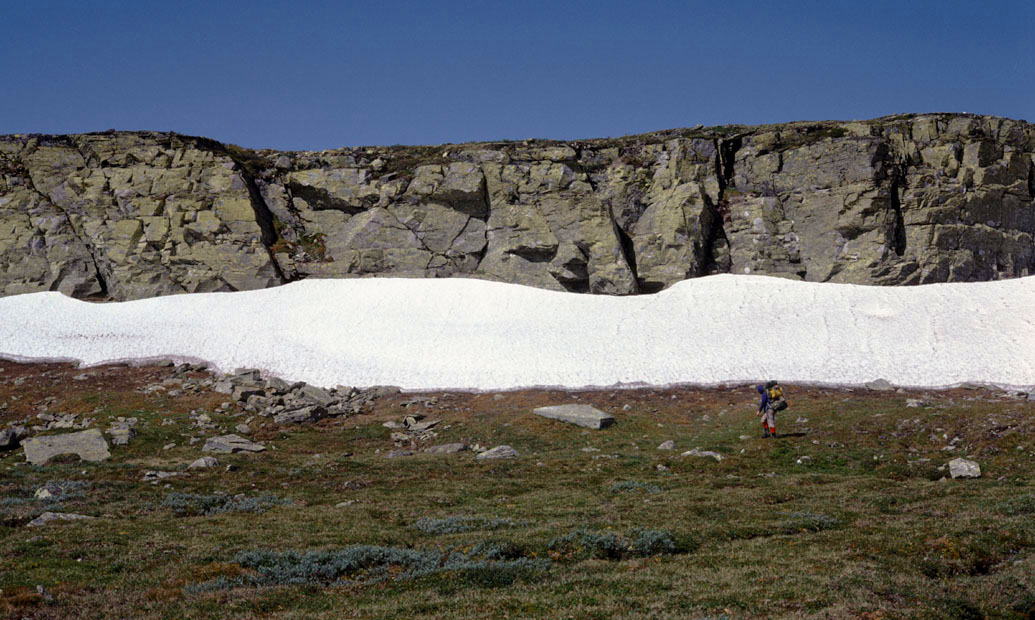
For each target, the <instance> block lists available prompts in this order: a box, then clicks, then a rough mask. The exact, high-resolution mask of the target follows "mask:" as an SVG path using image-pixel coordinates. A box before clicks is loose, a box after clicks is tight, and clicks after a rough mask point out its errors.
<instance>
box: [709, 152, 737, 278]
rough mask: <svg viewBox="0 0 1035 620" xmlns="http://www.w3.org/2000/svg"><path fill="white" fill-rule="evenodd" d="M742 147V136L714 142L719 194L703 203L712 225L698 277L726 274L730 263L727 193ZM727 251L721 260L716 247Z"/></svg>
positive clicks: (731, 183)
mask: <svg viewBox="0 0 1035 620" xmlns="http://www.w3.org/2000/svg"><path fill="white" fill-rule="evenodd" d="M742 145H743V136H739V135H738V136H734V137H732V138H728V139H718V138H717V139H716V140H715V152H716V155H715V178H716V179H717V180H718V182H719V195H718V200H717V202H716V203H715V204H712V202H711V200H706V201H705V202H706V203H707V206H708V208H709V209H710V211H711V225H710V227H709V229H708V231H707V232H706V235H705V239H704V252H705V254H704V260H703V261H702V266H701V268H702V272H703V273H701V274H699V275H707V274H709V273H729V270H730V266H731V262H730V250H731V248H730V241H729V236H728V235H727V234H726V220H727V218H728V217H729V205H728V202H729V197H728V196H727V195H726V192H727V190H728V189H729V188H730V187H731V186H734V185H735V183H734V174H735V171H734V169H733V163H734V161H735V160H736V155H737V151H738V150H739V149H740V147H741V146H742ZM719 245H722V246H724V247H725V248H726V252H725V256H724V257H720V256H719V255H718V254H719V252H718V249H719V248H718V246H719Z"/></svg>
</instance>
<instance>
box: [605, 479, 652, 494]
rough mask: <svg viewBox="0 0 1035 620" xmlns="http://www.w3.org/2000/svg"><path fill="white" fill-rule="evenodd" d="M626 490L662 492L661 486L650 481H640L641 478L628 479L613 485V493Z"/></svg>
mask: <svg viewBox="0 0 1035 620" xmlns="http://www.w3.org/2000/svg"><path fill="white" fill-rule="evenodd" d="M625 491H646V492H647V493H650V494H651V495H653V494H655V493H661V487H659V486H658V485H656V484H650V483H649V482H640V481H639V480H626V481H624V482H616V483H614V484H612V485H611V492H612V493H623V492H625Z"/></svg>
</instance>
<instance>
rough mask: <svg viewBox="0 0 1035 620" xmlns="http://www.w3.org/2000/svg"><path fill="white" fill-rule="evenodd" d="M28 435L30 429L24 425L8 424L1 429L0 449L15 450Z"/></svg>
mask: <svg viewBox="0 0 1035 620" xmlns="http://www.w3.org/2000/svg"><path fill="white" fill-rule="evenodd" d="M28 436H29V431H28V429H26V428H25V427H24V426H8V427H7V428H5V429H3V430H0V450H14V449H15V448H17V447H18V445H19V443H20V442H21V440H22V439H24V438H26V437H28Z"/></svg>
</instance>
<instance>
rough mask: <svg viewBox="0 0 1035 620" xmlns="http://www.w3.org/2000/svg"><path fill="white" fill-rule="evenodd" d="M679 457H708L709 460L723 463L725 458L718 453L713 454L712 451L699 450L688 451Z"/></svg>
mask: <svg viewBox="0 0 1035 620" xmlns="http://www.w3.org/2000/svg"><path fill="white" fill-rule="evenodd" d="M679 456H700V457H708V458H713V459H715V460H716V461H721V460H722V459H723V456H722V455H721V454H719V453H718V452H712V451H711V450H699V449H697V448H694V449H693V450H687V451H686V452H684V453H682V454H680V455H679Z"/></svg>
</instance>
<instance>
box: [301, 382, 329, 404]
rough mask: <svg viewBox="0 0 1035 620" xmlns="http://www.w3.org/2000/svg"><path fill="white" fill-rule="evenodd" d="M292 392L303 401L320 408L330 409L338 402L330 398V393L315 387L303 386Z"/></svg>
mask: <svg viewBox="0 0 1035 620" xmlns="http://www.w3.org/2000/svg"><path fill="white" fill-rule="evenodd" d="M294 391H295V393H297V394H298V395H299V396H301V397H302V398H304V399H305V400H307V401H309V402H312V403H316V404H317V405H320V406H322V407H330V406H331V405H333V404H335V403H337V402H338V399H337V398H335V397H333V396H331V393H330V392H328V391H327V390H325V389H323V388H319V387H316V386H315V385H303V386H302V387H300V388H298V389H296V390H294Z"/></svg>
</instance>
